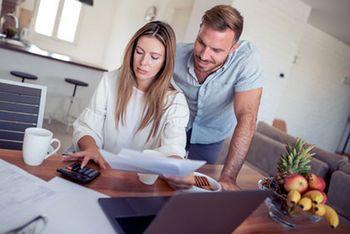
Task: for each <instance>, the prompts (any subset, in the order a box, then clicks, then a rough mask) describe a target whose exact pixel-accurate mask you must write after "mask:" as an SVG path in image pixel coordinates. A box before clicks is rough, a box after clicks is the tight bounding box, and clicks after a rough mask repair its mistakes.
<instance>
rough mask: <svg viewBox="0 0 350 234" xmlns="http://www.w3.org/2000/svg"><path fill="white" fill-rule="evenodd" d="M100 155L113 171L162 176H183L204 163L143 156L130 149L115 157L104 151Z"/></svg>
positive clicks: (143, 154) (150, 155)
mask: <svg viewBox="0 0 350 234" xmlns="http://www.w3.org/2000/svg"><path fill="white" fill-rule="evenodd" d="M101 153H102V155H103V157H104V158H105V160H106V161H107V162H108V163H109V164H110V165H111V167H112V168H113V169H118V170H123V171H132V172H141V173H152V174H158V175H164V176H185V175H188V174H189V173H191V172H194V171H195V170H197V169H198V168H200V167H201V166H203V165H204V164H205V163H206V162H205V161H200V160H188V159H184V160H179V159H176V158H169V157H163V156H159V155H156V154H155V155H152V154H149V153H147V154H145V153H142V152H139V151H135V150H130V149H123V150H122V151H121V152H120V153H119V154H117V155H116V154H113V153H110V152H107V151H105V150H101Z"/></svg>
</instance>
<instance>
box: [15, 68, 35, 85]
mask: <svg viewBox="0 0 350 234" xmlns="http://www.w3.org/2000/svg"><path fill="white" fill-rule="evenodd" d="M10 73H11V75H13V76H16V77H19V78H22V83H24V80H25V79H28V80H37V79H38V77H37V76H35V75H32V74H29V73H26V72H21V71H10Z"/></svg>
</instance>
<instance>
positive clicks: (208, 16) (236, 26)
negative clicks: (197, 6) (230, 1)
mask: <svg viewBox="0 0 350 234" xmlns="http://www.w3.org/2000/svg"><path fill="white" fill-rule="evenodd" d="M202 24H205V25H207V26H209V27H210V28H213V29H215V30H218V31H225V30H226V29H231V30H232V31H234V32H235V40H236V41H238V40H239V37H240V36H241V34H242V30H243V16H242V15H241V13H240V12H239V11H238V10H236V9H235V8H233V7H232V6H230V5H217V6H214V7H213V8H211V9H209V10H207V11H206V12H205V13H204V15H203V17H202Z"/></svg>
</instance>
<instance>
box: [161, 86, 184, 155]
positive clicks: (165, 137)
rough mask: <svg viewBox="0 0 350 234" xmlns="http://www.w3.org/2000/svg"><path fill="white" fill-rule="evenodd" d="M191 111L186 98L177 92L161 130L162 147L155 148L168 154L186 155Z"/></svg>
mask: <svg viewBox="0 0 350 234" xmlns="http://www.w3.org/2000/svg"><path fill="white" fill-rule="evenodd" d="M189 115H190V111H189V108H188V105H187V102H186V98H185V96H184V95H183V94H182V93H180V92H179V93H177V94H176V96H175V98H174V100H173V103H172V104H171V106H170V107H169V109H168V112H167V115H166V120H165V126H164V128H163V129H162V131H161V139H160V141H161V144H160V147H159V148H157V149H155V150H157V151H159V152H161V153H163V154H164V155H166V156H171V155H177V156H180V157H182V158H184V157H185V155H186V150H185V147H186V126H187V123H188V120H189Z"/></svg>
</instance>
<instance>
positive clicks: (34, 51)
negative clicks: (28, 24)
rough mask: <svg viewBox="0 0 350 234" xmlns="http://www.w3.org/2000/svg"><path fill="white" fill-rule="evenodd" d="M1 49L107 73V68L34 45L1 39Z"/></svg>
mask: <svg viewBox="0 0 350 234" xmlns="http://www.w3.org/2000/svg"><path fill="white" fill-rule="evenodd" d="M0 48H2V49H7V50H12V51H16V52H21V53H25V54H29V55H34V56H39V57H43V58H47V59H52V60H56V61H59V62H63V63H68V64H72V65H77V66H82V67H86V68H91V69H95V70H98V71H107V70H106V69H105V68H102V67H99V66H97V65H94V64H89V63H86V62H81V61H78V60H76V59H73V58H71V57H69V56H66V55H61V54H57V53H53V52H49V51H46V50H42V49H40V48H39V47H37V46H35V45H33V44H25V43H23V42H21V41H17V40H12V39H11V40H8V39H0Z"/></svg>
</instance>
